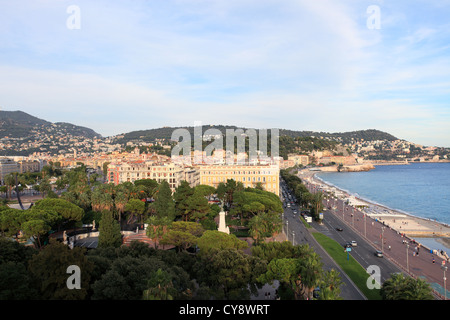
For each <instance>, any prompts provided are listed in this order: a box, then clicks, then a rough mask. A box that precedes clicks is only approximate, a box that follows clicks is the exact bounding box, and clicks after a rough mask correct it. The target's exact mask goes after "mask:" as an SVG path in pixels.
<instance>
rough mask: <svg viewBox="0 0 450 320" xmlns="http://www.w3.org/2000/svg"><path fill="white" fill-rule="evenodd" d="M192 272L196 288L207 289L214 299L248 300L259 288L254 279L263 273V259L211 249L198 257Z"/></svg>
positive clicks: (234, 250) (231, 251) (230, 250)
mask: <svg viewBox="0 0 450 320" xmlns="http://www.w3.org/2000/svg"><path fill="white" fill-rule="evenodd" d="M194 269H195V270H197V274H196V279H197V280H198V282H199V284H200V286H202V287H208V288H209V294H210V295H211V296H212V298H214V299H231V300H236V299H250V296H251V294H252V293H253V294H255V293H256V292H257V289H258V287H259V286H260V285H259V283H258V281H257V279H258V277H259V276H260V275H261V274H263V273H264V272H265V270H266V264H265V262H264V261H263V260H261V259H259V258H257V257H253V256H250V255H247V254H245V253H244V252H242V251H241V250H237V249H233V248H230V249H223V250H218V249H213V250H211V251H210V252H209V253H208V254H206V255H202V256H201V259H200V260H199V261H198V262H197V264H196V266H194Z"/></svg>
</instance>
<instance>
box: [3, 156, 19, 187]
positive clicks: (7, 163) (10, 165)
mask: <svg viewBox="0 0 450 320" xmlns="http://www.w3.org/2000/svg"><path fill="white" fill-rule="evenodd" d="M13 172H19V165H18V164H17V162H15V161H13V160H11V159H9V158H0V185H4V184H5V176H7V175H8V174H10V173H13Z"/></svg>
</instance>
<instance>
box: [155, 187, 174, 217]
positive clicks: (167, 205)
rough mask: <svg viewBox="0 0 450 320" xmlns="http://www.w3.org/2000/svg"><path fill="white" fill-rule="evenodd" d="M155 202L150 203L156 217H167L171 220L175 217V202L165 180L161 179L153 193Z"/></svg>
mask: <svg viewBox="0 0 450 320" xmlns="http://www.w3.org/2000/svg"><path fill="white" fill-rule="evenodd" d="M155 196H156V199H155V202H153V203H152V208H153V209H154V210H155V213H156V215H157V216H158V217H160V218H161V217H168V218H169V219H171V220H174V219H175V204H174V202H173V198H172V191H171V190H170V186H169V184H168V183H167V181H166V180H163V181H162V182H161V184H160V185H159V187H158V191H157V192H156V194H155Z"/></svg>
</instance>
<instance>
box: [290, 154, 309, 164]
mask: <svg viewBox="0 0 450 320" xmlns="http://www.w3.org/2000/svg"><path fill="white" fill-rule="evenodd" d="M288 160H292V161H293V162H294V165H302V166H304V167H306V166H307V165H308V164H309V156H307V155H300V154H294V155H288Z"/></svg>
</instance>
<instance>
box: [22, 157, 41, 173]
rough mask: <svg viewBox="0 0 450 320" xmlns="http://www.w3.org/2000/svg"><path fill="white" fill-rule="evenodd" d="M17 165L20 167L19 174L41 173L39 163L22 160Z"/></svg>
mask: <svg viewBox="0 0 450 320" xmlns="http://www.w3.org/2000/svg"><path fill="white" fill-rule="evenodd" d="M17 163H18V165H19V173H25V172H39V171H41V164H40V162H39V161H36V160H34V161H29V160H20V161H18V162H17Z"/></svg>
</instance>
